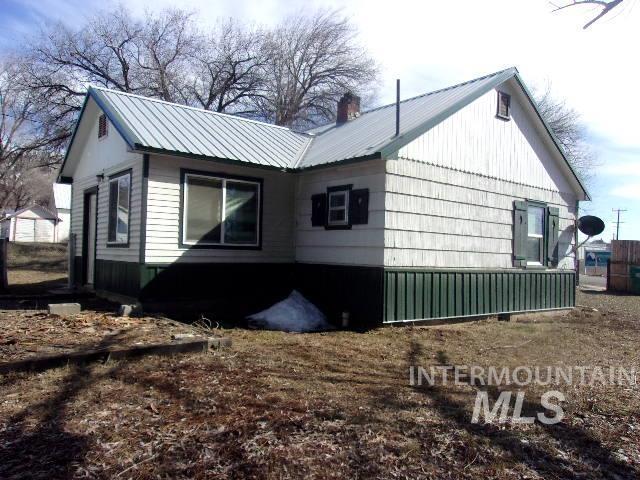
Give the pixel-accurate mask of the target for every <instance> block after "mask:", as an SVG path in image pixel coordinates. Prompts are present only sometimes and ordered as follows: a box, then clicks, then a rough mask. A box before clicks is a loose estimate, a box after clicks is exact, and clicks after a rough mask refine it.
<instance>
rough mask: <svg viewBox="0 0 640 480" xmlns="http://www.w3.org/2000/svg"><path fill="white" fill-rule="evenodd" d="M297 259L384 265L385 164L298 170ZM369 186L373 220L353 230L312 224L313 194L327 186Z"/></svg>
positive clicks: (381, 162) (370, 162) (338, 263)
mask: <svg viewBox="0 0 640 480" xmlns="http://www.w3.org/2000/svg"><path fill="white" fill-rule="evenodd" d="M296 179H297V180H296V194H295V197H296V261H297V262H303V263H316V264H317V263H327V264H334V265H367V266H382V261H383V251H384V228H385V225H384V223H385V210H384V209H385V188H384V186H385V166H384V162H383V161H381V160H372V161H369V162H363V163H359V164H355V165H349V166H338V167H336V168H330V169H323V170H316V171H310V172H302V173H299V174H296ZM349 184H351V185H353V189H360V188H368V189H369V220H368V223H367V224H366V225H353V227H352V228H351V229H350V230H326V229H325V228H324V227H312V226H311V196H312V195H314V194H317V193H326V192H327V187H332V186H338V185H349Z"/></svg>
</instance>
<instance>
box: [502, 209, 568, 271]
mask: <svg viewBox="0 0 640 480" xmlns="http://www.w3.org/2000/svg"><path fill="white" fill-rule="evenodd" d="M513 222H514V223H513V265H514V266H515V267H527V266H532V267H535V266H538V267H539V266H549V267H555V266H557V264H558V257H559V254H558V238H559V236H558V234H559V228H558V225H559V210H558V208H556V207H549V206H547V205H545V204H542V203H539V202H533V201H531V202H529V201H519V200H517V201H515V202H514V208H513Z"/></svg>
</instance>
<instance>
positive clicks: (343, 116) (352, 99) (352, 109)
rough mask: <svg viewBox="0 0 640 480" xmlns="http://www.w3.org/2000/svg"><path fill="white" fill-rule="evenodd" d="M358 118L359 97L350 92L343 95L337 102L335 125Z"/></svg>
mask: <svg viewBox="0 0 640 480" xmlns="http://www.w3.org/2000/svg"><path fill="white" fill-rule="evenodd" d="M359 116H360V97H358V96H357V95H354V94H353V93H351V92H347V93H345V94H344V95H343V96H342V98H341V99H340V101H339V102H338V114H337V118H336V125H342V124H343V123H346V122H348V121H349V120H353V119H354V118H358V117H359Z"/></svg>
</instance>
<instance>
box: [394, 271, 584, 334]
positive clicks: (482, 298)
mask: <svg viewBox="0 0 640 480" xmlns="http://www.w3.org/2000/svg"><path fill="white" fill-rule="evenodd" d="M384 300H385V301H384V322H386V323H388V322H401V321H411V320H430V319H440V318H451V317H470V316H476V315H495V314H499V313H514V312H528V311H535V310H549V309H557V308H569V307H573V306H575V272H574V271H572V270H554V271H542V272H541V271H513V272H509V271H438V270H396V269H385V272H384Z"/></svg>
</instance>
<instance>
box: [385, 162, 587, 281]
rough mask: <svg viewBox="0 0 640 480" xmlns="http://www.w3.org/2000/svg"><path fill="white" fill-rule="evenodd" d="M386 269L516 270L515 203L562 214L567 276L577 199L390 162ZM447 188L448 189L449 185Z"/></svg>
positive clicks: (419, 164) (425, 166)
mask: <svg viewBox="0 0 640 480" xmlns="http://www.w3.org/2000/svg"><path fill="white" fill-rule="evenodd" d="M386 164H387V179H386V185H385V188H386V196H385V205H386V209H387V211H386V213H385V233H384V245H385V266H387V267H433V268H499V269H506V268H512V266H513V202H514V200H522V199H524V198H526V199H534V200H538V201H542V202H545V203H547V204H548V205H549V206H554V207H557V208H558V209H559V210H560V225H559V229H560V245H559V252H560V258H561V260H560V265H559V266H560V268H572V266H573V257H572V253H571V247H572V245H573V243H574V237H573V222H574V218H575V198H574V197H570V196H568V195H567V194H560V193H559V192H552V191H547V190H543V189H539V188H532V187H523V186H519V185H515V184H512V183H510V182H506V181H501V180H496V179H489V178H485V177H481V176H479V175H475V174H471V173H465V172H459V171H454V170H450V169H448V168H443V167H439V166H434V165H429V164H425V163H422V162H417V161H411V160H403V159H400V160H389V161H387V162H386ZM447 182H448V183H447Z"/></svg>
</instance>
